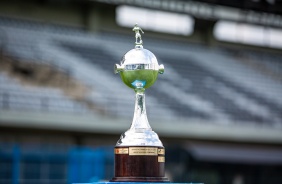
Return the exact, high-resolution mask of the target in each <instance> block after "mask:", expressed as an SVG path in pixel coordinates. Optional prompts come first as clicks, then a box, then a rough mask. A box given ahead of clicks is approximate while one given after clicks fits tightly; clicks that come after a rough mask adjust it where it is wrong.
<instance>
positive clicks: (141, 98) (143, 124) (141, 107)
mask: <svg viewBox="0 0 282 184" xmlns="http://www.w3.org/2000/svg"><path fill="white" fill-rule="evenodd" d="M135 93H136V94H135V109H134V116H133V121H132V124H131V127H130V129H150V130H151V129H152V128H151V126H150V124H149V121H148V118H147V113H146V106H145V93H144V90H135Z"/></svg>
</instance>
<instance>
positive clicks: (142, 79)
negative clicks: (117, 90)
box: [114, 47, 164, 90]
mask: <svg viewBox="0 0 282 184" xmlns="http://www.w3.org/2000/svg"><path fill="white" fill-rule="evenodd" d="M114 71H115V73H120V76H121V79H122V81H123V82H124V83H125V84H126V85H127V86H128V87H130V88H133V89H134V90H135V89H143V88H144V89H147V88H149V87H150V86H152V85H153V84H154V83H155V81H156V80H157V77H158V73H161V74H162V73H164V66H163V65H160V66H159V65H158V61H157V58H156V56H155V55H154V54H153V53H152V52H150V51H149V50H147V49H143V48H142V47H137V48H135V49H132V50H130V51H128V52H127V53H126V54H125V55H124V56H123V58H122V60H121V65H118V64H116V65H115V70H114Z"/></svg>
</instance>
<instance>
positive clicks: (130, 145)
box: [111, 24, 169, 182]
mask: <svg viewBox="0 0 282 184" xmlns="http://www.w3.org/2000/svg"><path fill="white" fill-rule="evenodd" d="M133 31H134V32H135V38H136V42H135V48H134V49H132V50H130V51H128V52H127V53H126V54H125V55H124V56H123V57H122V60H121V64H120V65H119V64H116V65H115V69H114V72H115V73H120V76H121V79H122V81H123V82H124V83H125V84H126V85H127V86H128V87H130V88H132V89H134V91H135V94H136V99H135V110H134V117H133V121H132V124H131V127H130V129H129V130H127V131H126V132H125V133H123V134H122V135H121V137H120V139H119V140H118V142H117V144H116V146H115V177H114V178H113V179H112V180H111V181H114V182H124V181H132V182H136V181H139V182H149V181H151V182H168V181H169V180H168V179H167V178H166V177H165V176H164V169H165V167H164V162H165V149H164V147H163V144H162V142H161V141H160V139H159V137H158V135H157V134H156V133H155V132H154V131H153V130H152V128H151V126H150V124H149V122H148V119H147V114H146V107H145V93H144V92H145V89H147V88H149V87H150V86H152V85H153V84H154V83H155V81H156V80H157V77H158V74H159V73H160V74H162V73H164V66H163V65H159V64H158V61H157V58H156V57H155V55H154V54H153V53H152V52H150V51H149V50H147V49H144V48H143V41H142V38H141V34H140V31H141V32H142V33H143V34H144V32H143V31H142V29H141V28H140V27H139V26H138V25H137V24H135V26H134V28H133Z"/></svg>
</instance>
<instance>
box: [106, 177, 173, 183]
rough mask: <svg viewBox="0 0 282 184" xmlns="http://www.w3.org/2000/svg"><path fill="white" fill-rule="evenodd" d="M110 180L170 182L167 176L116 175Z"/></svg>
mask: <svg viewBox="0 0 282 184" xmlns="http://www.w3.org/2000/svg"><path fill="white" fill-rule="evenodd" d="M110 182H156V183H170V181H169V180H168V178H166V177H114V178H113V179H111V180H110Z"/></svg>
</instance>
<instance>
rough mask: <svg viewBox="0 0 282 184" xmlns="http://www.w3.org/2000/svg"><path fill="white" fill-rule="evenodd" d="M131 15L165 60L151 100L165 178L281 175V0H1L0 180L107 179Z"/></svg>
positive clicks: (232, 181)
mask: <svg viewBox="0 0 282 184" xmlns="http://www.w3.org/2000/svg"><path fill="white" fill-rule="evenodd" d="M136 22H137V23H138V24H139V25H140V26H141V27H142V29H143V30H144V31H145V35H143V42H144V47H145V48H146V49H149V50H150V51H152V52H153V53H154V54H155V55H156V57H157V58H158V61H159V63H162V64H164V65H165V73H164V75H161V76H159V78H158V80H157V82H156V84H155V85H154V86H153V87H151V88H150V89H148V90H147V92H146V96H147V100H146V103H147V104H146V105H147V113H148V118H149V121H150V124H151V126H152V128H153V130H154V131H156V132H157V133H158V134H159V136H160V138H161V140H162V141H163V143H164V146H165V147H166V152H167V153H166V171H167V176H168V177H169V178H170V180H171V181H174V182H204V183H208V184H262V183H263V184H265V183H271V184H278V183H282V51H281V49H282V1H281V0H240V1H235V0H227V1H221V0H199V1H189V0H182V1H180V0H177V1H173V0H138V1H137V0H116V1H111V0H97V1H95V0H92V1H90V0H89V1H88V0H26V1H20V0H2V1H1V2H0V183H1V184H9V183H12V184H33V183H42V184H45V183H46V184H47V183H52V184H55V183H58V184H59V183H60V184H61V183H73V182H91V181H103V180H109V179H111V177H113V156H114V155H113V147H114V145H115V143H116V141H117V140H118V139H119V136H120V134H121V133H123V132H125V131H126V130H127V129H128V128H129V126H130V123H131V120H132V117H133V107H134V92H133V91H132V90H131V89H129V88H127V87H126V86H125V85H124V84H123V83H122V81H121V79H120V78H119V76H118V75H114V74H113V66H114V64H116V63H119V61H120V59H121V57H122V56H123V55H124V54H125V53H126V52H127V51H128V50H130V49H132V48H133V47H134V41H135V38H134V33H133V32H132V31H131V29H132V27H133V26H134V24H135V23H136Z"/></svg>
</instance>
